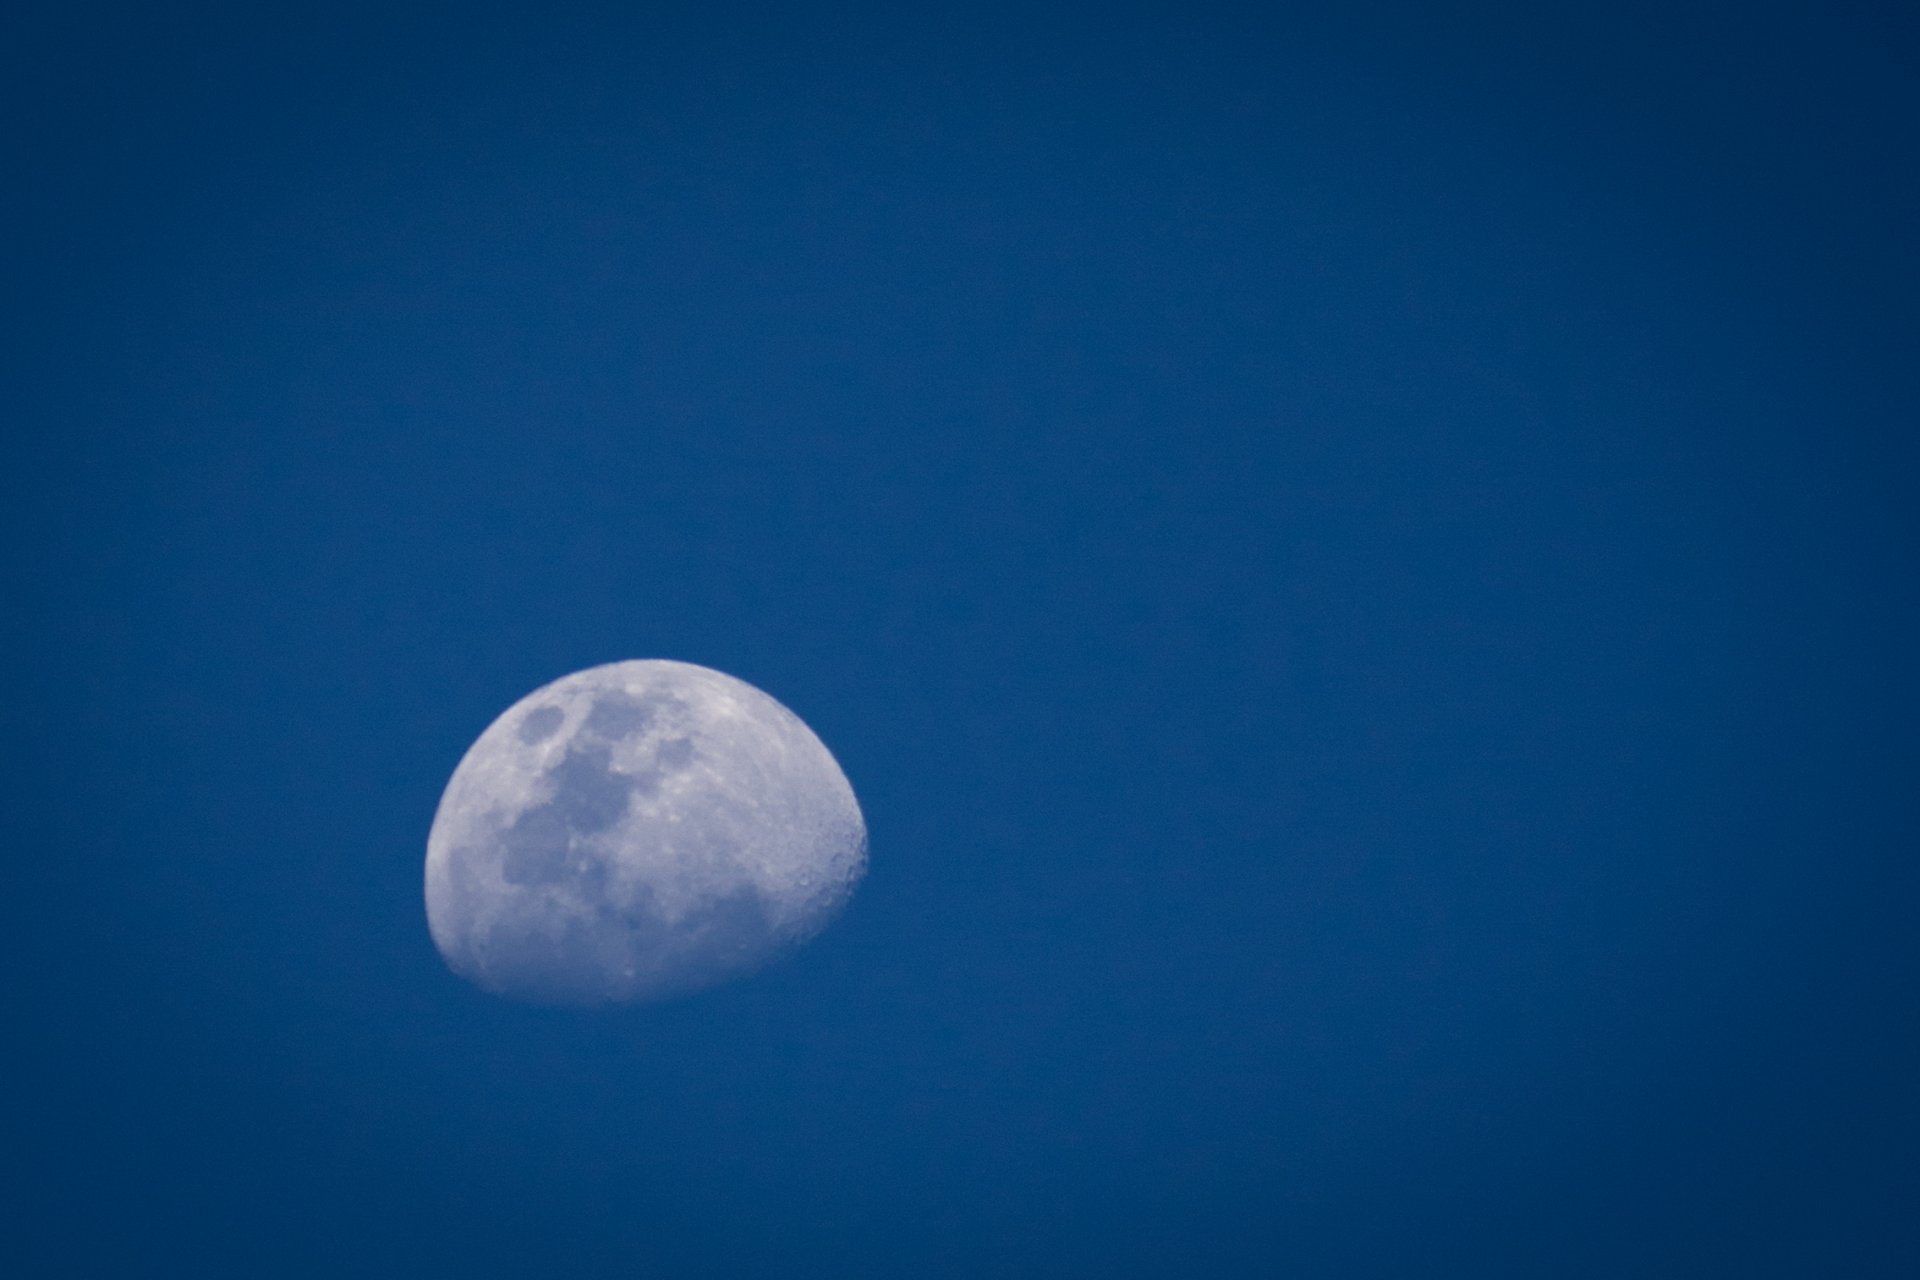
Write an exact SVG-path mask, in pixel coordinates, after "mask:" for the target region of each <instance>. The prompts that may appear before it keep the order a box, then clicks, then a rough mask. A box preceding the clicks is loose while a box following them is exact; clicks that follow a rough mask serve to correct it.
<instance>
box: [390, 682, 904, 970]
mask: <svg viewBox="0 0 1920 1280" xmlns="http://www.w3.org/2000/svg"><path fill="white" fill-rule="evenodd" d="M866 864H867V828H866V823H865V821H864V820H863V819H862V818H861V816H860V806H859V805H858V804H857V803H856V802H855V800H854V798H853V789H852V788H851V787H850V786H848V785H847V779H846V775H845V774H843V773H841V772H840V766H839V765H838V764H836V763H835V762H834V759H833V756H832V755H831V754H829V753H828V751H827V749H826V747H825V746H824V745H823V744H822V743H821V741H820V739H818V738H816V737H815V736H814V735H813V732H812V731H811V730H810V729H808V728H807V726H806V725H804V724H802V723H801V722H800V719H799V717H797V716H795V715H794V714H793V713H792V712H791V711H789V710H787V709H786V708H785V707H783V706H781V705H780V704H779V703H778V702H775V701H774V700H773V699H772V698H770V697H768V696H767V695H766V694H764V693H762V692H760V691H759V690H758V689H756V688H754V687H753V686H752V685H749V684H746V683H745V682H743V681H740V680H736V679H734V678H733V677H732V676H728V675H722V674H721V673H720V672H718V671H710V670H708V669H707V668H706V667H697V666H693V665H692V664H690V663H685V662H668V661H663V660H650V661H635V662H615V663H609V664H608V665H606V666H601V667H591V668H589V669H587V670H585V671H578V672H575V673H574V674H573V675H570V676H564V677H562V678H561V679H559V680H556V681H554V682H553V683H552V684H550V685H547V686H546V687H545V688H542V689H537V690H535V691H534V692H532V693H530V694H528V695H527V696H526V697H524V698H522V699H521V700H520V701H519V702H516V703H514V704H513V706H511V707H509V708H507V710H506V711H505V712H504V713H503V714H502V715H501V716H500V718H499V719H497V720H495V721H494V722H493V723H492V724H491V725H489V726H488V727H487V731H486V732H485V733H483V734H481V735H480V738H479V740H478V741H476V742H475V743H474V744H473V746H472V747H470V748H468V750H467V754H466V756H465V757H464V758H463V759H462V760H461V761H460V764H459V767H458V768H456V769H455V770H454V771H453V777H452V779H451V780H450V781H449V782H448V783H447V790H446V794H445V795H443V796H442V797H441V798H440V808H439V810H438V812H436V813H435V815H434V819H433V830H432V833H431V834H430V835H429V836H428V837H427V923H428V927H429V928H430V929H431V930H432V931H433V941H434V944H435V945H436V946H438V947H439V948H440V954H441V955H442V956H444V957H445V958H446V961H447V964H448V966H449V967H451V968H452V969H453V971H454V972H456V973H458V974H460V975H461V976H462V977H464V978H467V979H468V980H470V981H471V982H473V983H474V984H476V985H477V986H480V987H482V988H484V989H486V990H488V991H491V992H494V993H496V994H499V995H503V996H511V997H514V998H516V999H522V1000H530V1001H534V1002H536V1003H542V1004H611V1003H624V1002H629V1001H640V1000H651V999H657V998H660V997H664V996H671V995H677V994H680V993H683V992H687V991H693V990H697V989H699V988H701V987H706V986H711V985H712V984H714V983H717V982H721V981H724V980H725V979H727V978H730V977H734V976H736V975H739V974H742V973H746V972H748V971H750V970H752V969H755V968H757V967H759V965H760V964H762V963H763V962H765V961H766V960H767V959H769V958H771V957H772V956H773V955H775V954H776V953H778V952H780V951H782V950H784V949H785V948H787V947H790V946H793V945H794V944H796V943H799V942H802V941H804V940H806V939H807V938H810V937H812V936H813V935H814V934H816V933H818V932H819V931H820V930H821V929H822V928H824V927H825V926H826V924H827V922H828V921H829V920H831V919H832V917H833V915H834V913H835V912H836V911H838V910H839V908H840V907H841V905H842V904H843V903H845V902H846V900H847V897H848V895H849V894H851V893H852V892H853V887H854V885H855V883H856V882H858V880H859V879H860V877H861V875H862V874H863V873H864V872H865V871H866Z"/></svg>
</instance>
